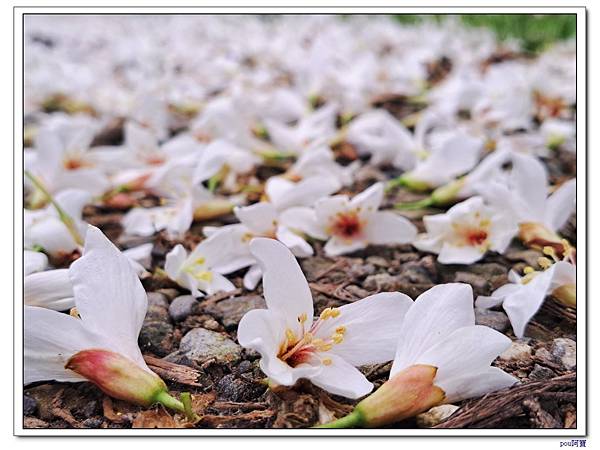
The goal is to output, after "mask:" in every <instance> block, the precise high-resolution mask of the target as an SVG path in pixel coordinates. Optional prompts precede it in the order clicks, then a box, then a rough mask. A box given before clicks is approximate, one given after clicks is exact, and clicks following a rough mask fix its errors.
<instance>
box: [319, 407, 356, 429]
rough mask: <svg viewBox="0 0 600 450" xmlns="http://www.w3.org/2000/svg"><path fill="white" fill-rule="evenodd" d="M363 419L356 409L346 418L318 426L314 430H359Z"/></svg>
mask: <svg viewBox="0 0 600 450" xmlns="http://www.w3.org/2000/svg"><path fill="white" fill-rule="evenodd" d="M363 423H364V417H363V415H362V414H361V413H360V412H359V411H357V410H356V409H355V410H354V411H352V412H351V413H350V414H348V415H347V416H344V417H342V418H341V419H337V420H334V421H333V422H329V423H325V424H323V425H318V426H316V427H314V428H360V427H362V426H363Z"/></svg>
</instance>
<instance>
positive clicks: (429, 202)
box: [394, 197, 435, 211]
mask: <svg viewBox="0 0 600 450" xmlns="http://www.w3.org/2000/svg"><path fill="white" fill-rule="evenodd" d="M434 205H435V200H434V199H433V197H426V198H424V199H423V200H419V201H418V202H410V203H397V204H396V205H394V208H396V209H401V210H405V211H414V210H417V209H423V208H427V207H429V206H434Z"/></svg>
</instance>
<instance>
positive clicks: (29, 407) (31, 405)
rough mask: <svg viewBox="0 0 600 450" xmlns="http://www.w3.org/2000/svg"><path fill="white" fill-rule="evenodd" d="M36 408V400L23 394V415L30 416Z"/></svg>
mask: <svg viewBox="0 0 600 450" xmlns="http://www.w3.org/2000/svg"><path fill="white" fill-rule="evenodd" d="M36 410H37V401H36V400H35V399H34V398H32V397H30V396H28V395H26V394H24V395H23V415H25V416H31V415H32V414H34V413H35V412H36Z"/></svg>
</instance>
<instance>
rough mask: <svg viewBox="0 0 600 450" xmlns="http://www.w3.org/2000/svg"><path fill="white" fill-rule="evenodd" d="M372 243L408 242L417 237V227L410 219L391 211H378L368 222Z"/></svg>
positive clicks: (367, 231) (369, 236)
mask: <svg viewBox="0 0 600 450" xmlns="http://www.w3.org/2000/svg"><path fill="white" fill-rule="evenodd" d="M365 232H366V235H367V239H368V241H369V243H370V244H378V245H384V244H408V243H411V242H412V241H414V240H415V238H416V237H417V228H416V227H415V226H414V225H413V224H412V223H411V222H410V220H408V219H406V218H404V217H402V216H400V215H398V214H395V213H393V212H391V211H378V212H376V213H375V214H374V215H373V217H371V218H370V220H369V221H368V222H367V229H366V231H365Z"/></svg>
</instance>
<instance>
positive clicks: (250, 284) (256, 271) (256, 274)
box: [244, 264, 262, 291]
mask: <svg viewBox="0 0 600 450" xmlns="http://www.w3.org/2000/svg"><path fill="white" fill-rule="evenodd" d="M261 278H262V269H261V268H260V265H259V264H254V265H252V266H250V268H249V269H248V272H246V275H244V287H245V288H246V289H247V290H249V291H253V290H254V289H256V286H257V285H258V282H259V281H260V279H261Z"/></svg>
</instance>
